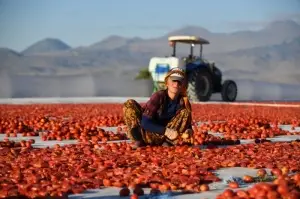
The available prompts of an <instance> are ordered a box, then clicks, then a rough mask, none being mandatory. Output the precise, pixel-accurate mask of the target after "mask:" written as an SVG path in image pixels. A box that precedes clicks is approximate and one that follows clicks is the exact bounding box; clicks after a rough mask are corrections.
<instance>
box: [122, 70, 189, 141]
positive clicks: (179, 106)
mask: <svg viewBox="0 0 300 199" xmlns="http://www.w3.org/2000/svg"><path fill="white" fill-rule="evenodd" d="M165 85H166V89H164V90H160V91H157V92H155V93H154V94H152V96H151V97H150V99H149V101H148V102H147V103H146V104H145V106H144V107H141V105H140V104H138V103H137V102H136V101H135V100H133V99H129V100H127V101H126V102H125V103H124V108H123V113H124V121H125V124H126V126H127V128H128V132H127V135H128V137H129V139H130V140H132V141H134V142H135V143H136V146H145V145H164V146H170V145H177V144H181V143H182V142H184V143H189V144H192V142H193V135H192V134H193V130H192V125H191V122H192V113H191V104H190V102H189V100H188V97H187V95H186V76H185V73H184V71H183V70H181V69H179V68H175V69H172V70H170V71H169V72H168V74H167V76H166V77H165ZM179 140H180V141H179Z"/></svg>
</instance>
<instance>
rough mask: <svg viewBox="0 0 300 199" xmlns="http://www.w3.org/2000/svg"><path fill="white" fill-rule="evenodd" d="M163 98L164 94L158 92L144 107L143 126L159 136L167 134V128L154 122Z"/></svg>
mask: <svg viewBox="0 0 300 199" xmlns="http://www.w3.org/2000/svg"><path fill="white" fill-rule="evenodd" d="M162 97H163V92H161V91H158V92H156V93H154V94H153V95H152V96H151V97H150V99H149V101H148V102H147V103H146V105H145V107H144V112H143V116H142V122H141V126H142V128H143V129H145V130H146V131H149V132H155V133H159V134H164V132H165V127H164V126H161V125H159V124H157V123H155V121H154V120H153V119H154V117H155V116H156V115H157V111H158V109H159V107H160V103H161V99H162Z"/></svg>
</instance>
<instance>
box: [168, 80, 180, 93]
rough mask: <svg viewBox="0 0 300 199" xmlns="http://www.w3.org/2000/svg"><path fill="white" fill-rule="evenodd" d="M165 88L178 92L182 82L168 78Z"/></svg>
mask: <svg viewBox="0 0 300 199" xmlns="http://www.w3.org/2000/svg"><path fill="white" fill-rule="evenodd" d="M167 88H168V90H169V91H170V92H171V93H174V94H179V93H180V92H181V90H182V82H181V81H178V80H172V79H170V78H168V81H167Z"/></svg>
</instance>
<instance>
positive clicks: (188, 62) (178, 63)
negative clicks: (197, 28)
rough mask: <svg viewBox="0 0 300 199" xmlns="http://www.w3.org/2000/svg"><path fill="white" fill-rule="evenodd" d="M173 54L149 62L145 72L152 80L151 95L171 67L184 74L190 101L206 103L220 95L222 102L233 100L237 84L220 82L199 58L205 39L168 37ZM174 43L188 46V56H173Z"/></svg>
mask: <svg viewBox="0 0 300 199" xmlns="http://www.w3.org/2000/svg"><path fill="white" fill-rule="evenodd" d="M168 39H169V44H170V46H171V47H172V49H173V53H172V55H171V56H168V57H153V58H151V60H150V63H149V67H148V70H149V73H150V75H151V78H152V80H153V88H154V89H153V92H155V91H157V90H160V89H163V88H164V87H165V85H164V78H165V76H166V74H167V72H168V71H169V70H170V69H172V68H177V67H179V68H181V69H183V70H184V71H185V72H186V74H187V80H188V88H187V91H188V96H189V98H190V100H191V101H209V100H210V98H211V95H212V94H213V93H220V94H221V97H222V100H223V101H226V102H233V101H235V100H236V97H237V92H238V89H237V85H236V83H235V82H234V81H233V80H225V81H223V80H222V72H221V71H220V69H218V68H217V67H216V66H215V64H214V63H210V62H208V61H207V60H205V59H203V57H202V50H203V45H204V44H209V41H207V40H206V39H203V38H200V37H196V36H171V37H169V38H168ZM178 43H185V44H189V45H190V54H189V56H188V57H183V58H179V57H176V46H177V45H178ZM197 44H198V45H200V55H199V56H194V47H195V45H197Z"/></svg>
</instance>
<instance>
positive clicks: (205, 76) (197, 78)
mask: <svg viewBox="0 0 300 199" xmlns="http://www.w3.org/2000/svg"><path fill="white" fill-rule="evenodd" d="M187 92H188V96H189V99H190V100H191V101H208V100H209V99H210V97H211V95H212V92H213V83H212V77H211V75H210V73H209V72H208V71H207V70H205V69H196V70H195V71H193V72H191V74H189V75H188V88H187Z"/></svg>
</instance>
